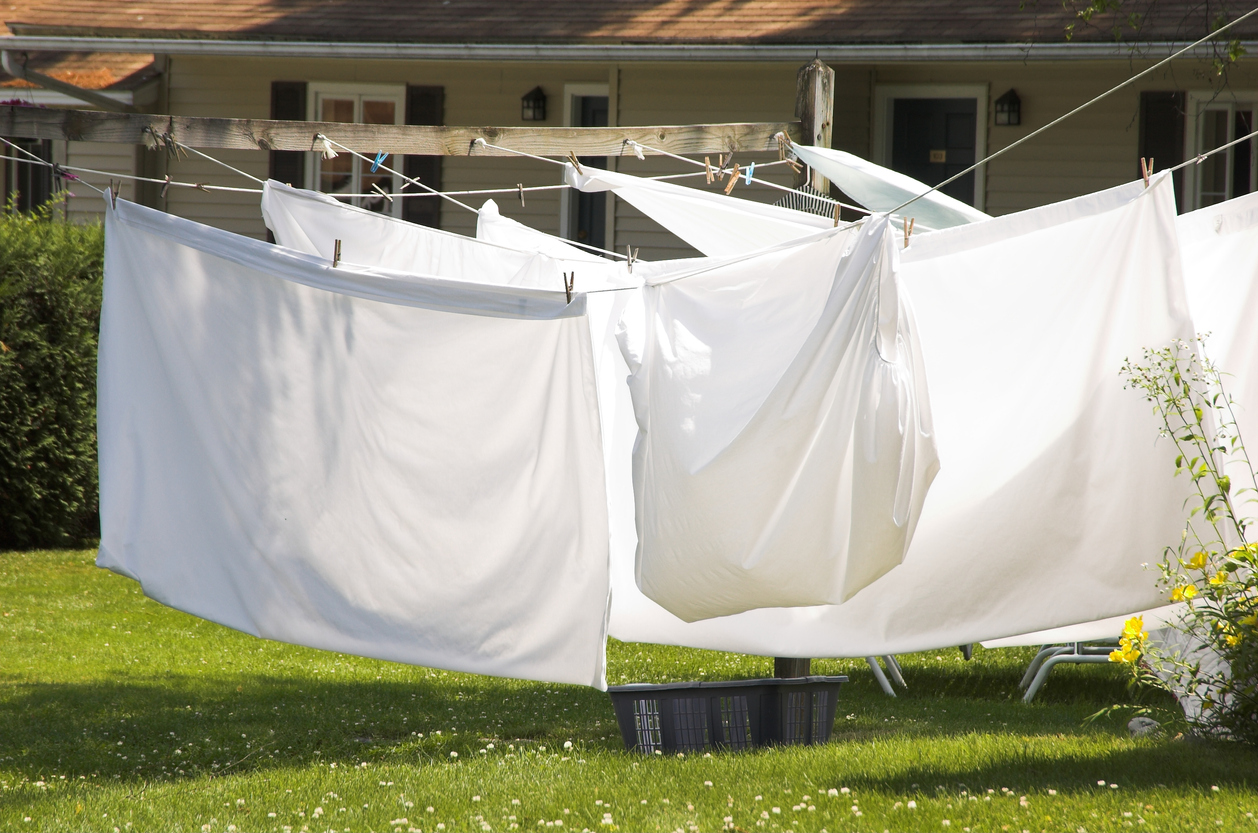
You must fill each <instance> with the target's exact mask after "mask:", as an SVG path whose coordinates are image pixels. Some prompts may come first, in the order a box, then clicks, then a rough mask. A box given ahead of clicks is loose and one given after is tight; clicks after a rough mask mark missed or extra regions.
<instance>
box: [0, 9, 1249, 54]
mask: <svg viewBox="0 0 1258 833" xmlns="http://www.w3.org/2000/svg"><path fill="white" fill-rule="evenodd" d="M1087 5H1090V4H1088V3H1085V2H1082V0H1065V2H1063V0H1025V2H1022V3H1019V0H975V1H974V2H967V3H964V4H960V3H946V2H939V0H603V2H592V0H530V1H529V2H520V0H376V2H372V3H363V2H353V0H270V1H269V2H251V1H250V0H214V2H206V1H205V0H134V1H133V2H128V3H125V4H123V3H118V2H117V0H52V2H48V0H45V2H42V3H41V2H31V3H27V4H26V5H25V6H24V7H22V6H20V5H17V4H14V5H10V8H9V10H8V14H6V15H4V19H5V20H6V22H7V24H8V28H9V29H10V30H11V31H12V32H14V33H16V34H22V35H57V36H73V37H98V36H106V37H152V38H171V37H178V38H224V39H264V40H298V41H300V40H318V41H347V42H348V41H352V42H380V43H399V42H410V43H525V44H582V43H615V44H735V43H736V44H834V43H844V44H932V43H951V44H956V43H975V44H981V43H1028V42H1058V43H1061V42H1064V41H1065V40H1066V32H1067V27H1068V26H1070V25H1071V24H1074V25H1075V26H1074V33H1073V39H1074V40H1075V41H1076V42H1104V41H1111V42H1112V41H1113V40H1115V38H1116V35H1117V36H1121V37H1122V38H1123V39H1124V40H1129V41H1143V42H1168V41H1181V42H1182V41H1185V40H1195V39H1197V38H1199V37H1201V36H1203V35H1205V34H1206V33H1207V32H1208V31H1209V30H1210V23H1211V18H1210V17H1208V16H1207V15H1208V14H1210V13H1213V14H1215V15H1217V14H1218V13H1219V12H1220V9H1221V6H1220V5H1217V4H1205V3H1201V2H1199V0H1188V1H1187V2H1185V1H1184V0H1180V1H1179V2H1172V0H1147V2H1145V3H1142V4H1141V8H1143V9H1144V11H1146V12H1147V16H1145V17H1144V18H1141V19H1139V21H1138V25H1137V26H1136V27H1135V28H1133V27H1132V25H1131V24H1130V22H1129V21H1128V19H1127V15H1126V14H1119V13H1117V12H1109V13H1105V14H1097V15H1095V16H1094V17H1093V18H1092V19H1091V20H1090V21H1086V22H1085V21H1083V20H1081V19H1080V17H1079V16H1078V14H1077V13H1076V11H1074V9H1075V8H1076V7H1077V8H1082V7H1084V6H1087ZM2 8H3V7H2V6H0V9H2ZM1126 8H1127V9H1128V10H1130V9H1131V8H1133V7H1132V6H1131V5H1130V4H1128V5H1127V7H1126ZM1239 13H1240V12H1239V11H1233V12H1232V13H1231V14H1225V15H1224V17H1225V19H1231V18H1233V17H1235V16H1236V15H1237V14H1239ZM1231 34H1232V36H1234V37H1242V38H1247V39H1250V38H1253V37H1255V36H1256V35H1258V16H1256V17H1255V18H1254V19H1253V20H1252V21H1246V22H1245V23H1244V24H1241V25H1240V26H1238V27H1236V29H1235V31H1234V32H1233V33H1231Z"/></svg>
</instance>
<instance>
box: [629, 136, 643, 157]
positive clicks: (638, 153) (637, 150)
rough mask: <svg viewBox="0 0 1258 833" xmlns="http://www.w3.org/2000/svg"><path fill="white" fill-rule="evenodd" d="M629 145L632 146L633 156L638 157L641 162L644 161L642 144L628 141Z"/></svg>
mask: <svg viewBox="0 0 1258 833" xmlns="http://www.w3.org/2000/svg"><path fill="white" fill-rule="evenodd" d="M629 147H631V148H633V155H634V156H636V157H638V159H639V160H641V161H643V162H645V161H646V154H645V153H643V152H642V145H640V144H638V143H637V142H634V141H630V142H629Z"/></svg>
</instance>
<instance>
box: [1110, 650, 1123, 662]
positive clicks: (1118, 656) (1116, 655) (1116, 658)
mask: <svg viewBox="0 0 1258 833" xmlns="http://www.w3.org/2000/svg"><path fill="white" fill-rule="evenodd" d="M1109 661H1110V662H1122V661H1123V652H1122V651H1110V652H1109Z"/></svg>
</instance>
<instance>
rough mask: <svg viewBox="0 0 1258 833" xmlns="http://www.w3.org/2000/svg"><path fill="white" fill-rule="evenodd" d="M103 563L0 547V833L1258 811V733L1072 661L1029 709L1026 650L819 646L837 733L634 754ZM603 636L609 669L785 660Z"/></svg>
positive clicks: (608, 730) (751, 665)
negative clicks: (165, 596) (1179, 716)
mask: <svg viewBox="0 0 1258 833" xmlns="http://www.w3.org/2000/svg"><path fill="white" fill-rule="evenodd" d="M92 558H93V554H92V553H88V552H63V551H58V552H29V553H15V552H10V553H5V554H3V555H0V613H3V616H2V617H0V829H6V830H18V831H34V830H41V831H42V830H103V831H113V830H119V831H128V830H131V831H140V830H145V831H147V830H176V831H193V833H195V832H196V831H203V830H207V829H208V830H212V831H215V833H222V832H223V831H230V830H232V829H233V826H234V828H235V829H237V830H239V831H281V833H282V831H287V830H291V831H302V830H310V831H321V830H328V829H335V830H347V829H348V830H350V831H354V833H357V831H366V830H394V829H398V828H400V829H402V830H407V829H409V828H414V829H418V830H423V831H435V830H445V831H455V830H470V831H480V830H484V829H492V830H495V831H501V830H510V829H512V827H511V826H512V824H518V825H519V829H520V830H530V831H533V830H542V831H548V833H549V831H553V830H556V829H562V830H566V831H580V830H583V829H587V828H588V829H589V830H592V831H599V830H613V829H618V830H627V831H628V830H642V831H655V830H662V831H672V830H683V831H692V830H721V829H724V828H727V827H728V828H730V829H740V830H747V831H762V830H763V831H772V830H798V831H812V830H822V829H826V830H829V831H839V830H873V831H881V830H927V831H944V830H947V831H950V832H951V831H964V830H967V829H968V830H974V831H978V830H991V831H1005V830H1009V831H1020V830H1037V831H1038V830H1049V831H1057V830H1065V831H1077V830H1079V829H1083V830H1087V831H1101V830H1125V829H1128V828H1136V829H1143V830H1210V831H1214V830H1224V831H1236V830H1241V831H1248V830H1258V823H1256V822H1255V819H1254V815H1255V814H1256V813H1258V754H1255V752H1254V751H1252V750H1248V749H1245V748H1241V747H1238V746H1235V745H1229V744H1214V743H1204V742H1193V741H1187V740H1183V739H1180V740H1175V739H1173V738H1170V737H1165V736H1164V737H1160V738H1156V739H1142V740H1132V739H1131V738H1129V737H1127V733H1126V731H1125V730H1124V728H1123V725H1122V723H1121V721H1114V722H1110V723H1104V722H1101V723H1094V724H1086V723H1085V722H1084V719H1085V718H1086V717H1087V716H1088V715H1089V714H1092V713H1093V712H1095V711H1097V710H1098V709H1099V708H1101V707H1103V706H1106V705H1109V704H1111V703H1114V702H1117V701H1119V700H1121V699H1122V698H1123V697H1124V691H1125V690H1124V686H1123V681H1122V679H1121V672H1120V671H1119V670H1118V669H1117V668H1111V667H1108V666H1099V667H1098V666H1083V667H1067V668H1061V669H1058V670H1057V671H1055V672H1054V674H1053V677H1052V678H1050V682H1049V683H1048V685H1047V686H1046V687H1045V689H1044V690H1043V692H1042V693H1041V695H1040V697H1039V699H1038V700H1037V702H1036V703H1035V704H1034V705H1031V706H1024V705H1023V704H1022V703H1021V702H1020V700H1019V699H1018V697H1017V694H1018V692H1017V690H1016V686H1017V682H1018V679H1019V678H1020V676H1021V673H1022V669H1023V667H1024V666H1025V664H1026V662H1027V661H1028V660H1029V659H1030V652H1029V651H1023V650H1006V651H981V650H980V651H978V652H977V653H976V655H975V658H974V660H973V661H972V662H969V663H966V662H964V661H962V659H961V657H960V654H959V652H958V651H956V650H949V651H942V652H938V653H930V654H919V655H913V656H906V657H904V658H903V665H904V670H905V676H906V678H907V681H908V684H909V692H908V693H907V694H905V695H902V696H901V697H900V698H898V699H895V700H892V699H890V698H887V697H885V696H883V695H882V694H881V693H880V692H879V691H878V690H877V688H876V686H875V684H874V682H873V680H872V678H871V677H870V675H869V672H868V671H867V670H865V668H864V667H863V663H861V662H855V661H824V662H817V663H814V668H815V669H816V671H817V672H820V673H846V674H848V675H850V676H851V678H852V682H851V684H850V685H849V686H847V687H845V688H844V690H843V692H842V696H841V702H840V713H839V716H838V718H837V720H836V725H835V734H836V740H835V742H833V743H830V744H828V745H825V746H819V747H810V748H780V749H770V750H762V751H756V752H751V753H743V754H717V755H714V756H712V757H707V756H688V757H685V758H682V757H680V756H663V757H661V756H652V757H643V756H639V755H631V754H628V753H626V752H625V751H624V749H623V746H622V744H621V741H620V737H619V733H618V731H617V729H616V725H615V719H614V716H613V714H612V709H611V704H610V702H609V699H608V697H607V695H606V694H601V693H599V692H596V691H593V690H590V689H583V688H576V687H571V686H556V685H546V684H537V683H526V682H519V681H514V680H499V679H494V678H489V677H477V676H472V675H467V674H454V673H447V672H442V671H434V670H430V669H424V668H412V667H407V666H400V665H392V664H389V663H384V662H377V661H372V660H364V659H358V658H354V657H347V656H342V655H339V654H331V653H325V652H320V651H314V650H309V649H305V648H295V647H292V646H288V645H280V644H276V643H272V642H265V641H262V640H258V639H254V638H252V637H248V636H244V635H241V634H238V633H235V632H232V631H229V630H226V629H224V628H221V627H219V626H217V625H213V624H210V623H208V622H203V621H200V620H197V619H194V618H192V617H190V616H187V615H185V614H182V613H178V612H176V611H173V610H169V609H166V608H163V607H161V606H160V605H158V604H156V603H154V602H151V601H149V600H147V599H145V598H144V597H143V596H142V595H141V594H140V591H139V588H138V586H137V585H136V584H134V583H133V582H131V581H129V580H127V579H123V578H120V577H118V576H115V575H112V574H110V573H106V572H105V571H103V570H99V569H97V568H96V567H94V566H93V565H92ZM417 601H418V600H417ZM608 652H609V679H610V680H611V681H612V682H621V681H626V680H633V681H667V680H685V679H700V678H707V679H722V678H739V677H753V676H767V675H769V674H770V673H771V661H770V660H768V659H766V658H763V657H745V656H740V655H732V654H718V653H712V652H705V651H694V650H685V649H676V648H662V647H655V646H647V645H630V644H622V643H612V644H611V645H609V646H608ZM569 743H571V744H572V745H571V747H570V748H569V747H568V746H567V744H569ZM491 745H492V747H491ZM1101 781H1104V782H1105V784H1104V785H1101V784H1099V783H1098V782H1101ZM1115 784H1116V785H1117V788H1114V787H1113V786H1112V785H1115ZM830 790H841V791H842V792H839V793H838V794H837V795H833V796H832V795H830V794H829V791H830ZM1023 797H1025V800H1023ZM910 801H911V802H914V803H915V805H916V806H915V808H910V807H909V802H910ZM430 807H431V808H432V809H431V810H429V809H428V808H430ZM813 808H815V809H813ZM604 813H610V818H611V820H612V824H611V825H605V824H603V822H604V818H605V817H604ZM858 813H859V814H858ZM766 816H767V817H766ZM726 818H729V819H731V820H732V821H731V822H726V821H725V820H726ZM28 819H29V820H28ZM402 819H405V821H399V820H402ZM560 823H562V827H560ZM442 825H444V827H443V826H442Z"/></svg>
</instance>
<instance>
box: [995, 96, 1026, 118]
mask: <svg viewBox="0 0 1258 833" xmlns="http://www.w3.org/2000/svg"><path fill="white" fill-rule="evenodd" d="M996 124H1001V125H1006V124H1022V99H1020V98H1018V94H1017V93H1016V92H1014V91H1013V90H1010V91H1009V92H1007V93H1005V94H1004V95H1002V96H1001V97H1000V98H998V99H996Z"/></svg>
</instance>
